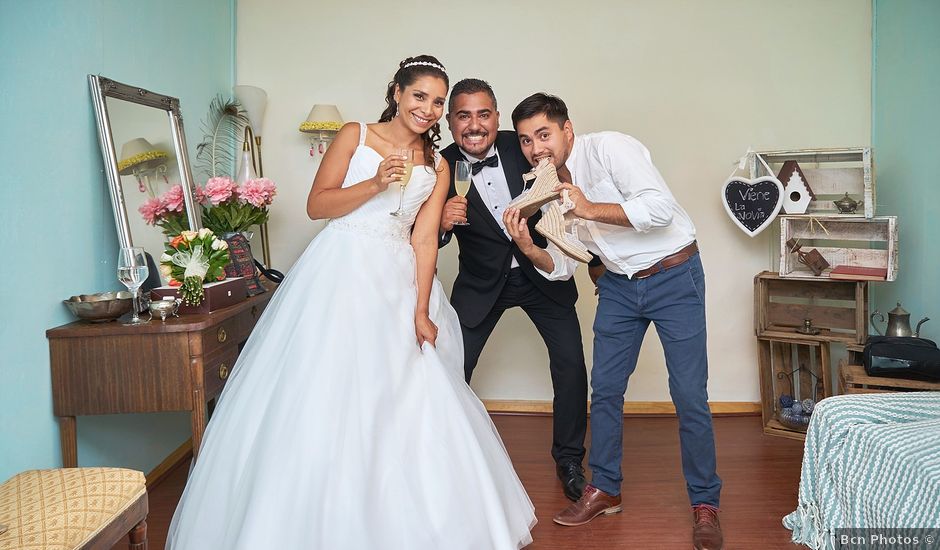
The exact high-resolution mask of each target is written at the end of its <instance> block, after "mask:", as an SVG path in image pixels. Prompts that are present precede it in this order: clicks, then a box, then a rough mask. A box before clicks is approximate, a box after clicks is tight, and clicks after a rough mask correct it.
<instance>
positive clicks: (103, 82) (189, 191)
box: [88, 74, 202, 247]
mask: <svg viewBox="0 0 940 550" xmlns="http://www.w3.org/2000/svg"><path fill="white" fill-rule="evenodd" d="M88 84H89V85H90V86H91V96H92V104H93V105H94V108H95V119H96V121H97V123H98V141H99V142H100V144H101V155H102V158H103V160H104V168H105V172H106V174H107V177H108V189H109V191H110V195H111V207H112V210H113V211H114V223H115V226H116V227H117V233H118V240H119V242H120V245H121V247H127V246H133V245H134V244H133V239H132V237H131V230H130V225H129V223H128V217H127V203H126V201H125V199H124V191H123V189H122V187H121V176H120V174H119V171H118V160H117V151H116V150H115V145H114V139H113V134H112V130H111V121H110V119H109V118H108V107H107V103H106V102H105V99H106V98H108V97H113V98H115V99H121V100H124V101H128V102H131V103H136V104H138V105H143V106H146V107H153V108H155V109H160V110H162V111H165V112H166V114H167V117H168V119H169V122H170V133H171V135H172V139H173V147H174V149H175V153H176V159H177V165H178V168H179V174H180V179H181V184H182V188H183V201H184V203H185V205H186V218H187V220H188V222H189V228H190V229H191V230H193V231H198V230H199V229H201V228H202V216H201V215H200V210H199V208H198V205H196V202H195V200H194V199H193V189H194V184H193V175H192V172H191V171H190V167H189V154H188V152H187V149H186V136H185V134H184V133H183V116H182V114H180V102H179V99H177V98H175V97H170V96H166V95H162V94H158V93H154V92H151V91H150V90H145V89H143V88H140V87H137V86H130V85H128V84H122V83H120V82H117V81H115V80H111V79H110V78H105V77H103V76H100V75H93V74H92V75H88Z"/></svg>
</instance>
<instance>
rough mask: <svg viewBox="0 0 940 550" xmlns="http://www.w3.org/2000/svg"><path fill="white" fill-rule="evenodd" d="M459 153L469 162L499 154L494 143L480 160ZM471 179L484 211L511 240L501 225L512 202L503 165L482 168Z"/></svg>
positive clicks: (504, 226) (514, 264)
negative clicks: (504, 214)
mask: <svg viewBox="0 0 940 550" xmlns="http://www.w3.org/2000/svg"><path fill="white" fill-rule="evenodd" d="M458 149H459V147H458ZM460 153H461V154H462V155H463V156H464V158H466V159H467V160H469V161H470V162H476V161H477V160H483V159H485V158H487V157H490V156H492V155H496V157H497V158H499V152H498V151H497V150H496V144H495V143H494V144H493V145H490V150H489V151H487V152H486V154H485V155H483V158H481V159H477V158H476V157H475V156H473V155H471V154H470V153H468V152H466V151H464V150H463V149H460ZM501 162H502V161H500V163H501ZM471 179H472V181H473V186H474V187H475V188H476V190H477V193H479V194H480V198H482V199H483V204H485V205H486V209H487V210H488V211H489V213H490V214H491V215H492V216H493V217H494V218H495V219H496V223H498V224H499V227H500V228H501V229H502V230H503V233H504V234H505V235H506V237H507V238H510V239H511V238H512V237H510V236H509V232H508V231H506V224H504V223H503V211H504V210H506V205H508V204H509V202H510V201H511V200H512V194H511V193H510V192H509V183H508V182H507V181H506V173H505V172H503V165H502V164H499V165H498V166H484V167H483V169H482V170H480V171H479V172H478V173H477V174H476V175H474V176H471ZM514 267H519V262H518V261H516V257H515V256H513V257H512V265H511V266H510V269H512V268H514Z"/></svg>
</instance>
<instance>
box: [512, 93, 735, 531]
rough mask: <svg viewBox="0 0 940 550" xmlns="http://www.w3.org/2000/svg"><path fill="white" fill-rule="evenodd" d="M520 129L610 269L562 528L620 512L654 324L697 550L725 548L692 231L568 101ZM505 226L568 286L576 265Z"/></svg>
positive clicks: (523, 110)
mask: <svg viewBox="0 0 940 550" xmlns="http://www.w3.org/2000/svg"><path fill="white" fill-rule="evenodd" d="M512 121H513V126H514V127H515V129H516V132H517V134H518V136H519V142H520V144H521V146H522V151H523V154H524V155H525V157H526V159H527V160H528V161H529V162H530V163H531V164H532V165H533V166H534V165H535V164H537V163H538V161H539V160H541V159H542V158H546V157H547V158H549V159H550V160H551V161H552V163H553V164H554V165H555V167H556V169H557V171H558V177H559V179H560V180H561V181H562V182H563V183H562V184H561V186H560V187H559V189H562V190H564V191H567V195H568V199H569V200H570V202H572V203H573V204H574V206H573V208H572V210H571V211H570V213H569V214H568V217H573V218H577V219H576V220H575V223H574V227H575V231H576V232H577V236H578V237H579V238H580V240H581V241H582V242H583V243H584V244H585V245H587V247H588V249H589V250H590V251H591V252H593V253H594V254H596V255H598V256H599V257H600V259H601V260H602V261H603V263H604V266H605V267H606V268H607V272H606V273H605V274H604V275H603V276H602V277H601V278H600V279H598V281H597V287H598V290H599V301H598V305H597V314H596V317H595V320H594V365H593V368H592V371H591V389H592V393H591V416H590V422H591V449H590V453H589V459H588V464H589V466H590V468H591V471H592V482H591V484H590V485H588V486H587V487H586V488H585V490H584V493H583V495H582V497H581V499H579V500H578V501H577V502H575V503H574V504H572V505H571V506H570V507H568V508H567V509H566V510H564V511H562V512H560V513H559V514H557V515H556V516H555V518H554V520H555V522H556V523H559V524H562V525H583V524H585V523H587V522H589V521H591V520H592V519H593V518H595V517H597V516H598V515H601V514H605V513H606V514H611V513H615V512H619V511H621V509H622V508H621V499H620V486H621V483H622V481H623V475H622V471H621V461H622V458H623V446H622V441H623V401H624V399H623V396H624V393H625V392H626V389H627V381H628V379H629V378H630V375H631V374H632V373H633V371H634V369H635V368H636V363H637V356H638V354H639V351H640V345H641V344H642V342H643V336H644V334H645V333H646V330H647V328H648V327H649V324H650V323H651V322H652V323H653V324H654V325H655V326H656V332H657V333H658V334H659V338H660V340H661V341H662V344H663V348H664V350H665V355H666V369H667V371H668V373H669V391H670V394H671V396H672V400H673V403H674V404H675V406H676V411H677V413H678V416H679V438H680V444H681V449H682V470H683V474H684V475H685V479H686V488H687V491H688V494H689V500H690V501H691V504H692V511H693V545H694V547H695V548H708V549H715V548H721V546H722V534H721V527H720V525H719V522H718V499H719V493H720V490H721V479H720V478H719V477H718V475H717V472H716V464H715V462H716V460H715V441H714V434H713V431H712V418H711V412H710V411H709V408H708V394H707V388H706V384H707V380H708V360H707V353H706V352H707V350H706V336H705V276H704V273H703V271H702V263H701V260H700V258H699V253H698V246H697V244H696V242H695V226H694V225H693V224H692V221H691V219H689V216H688V214H686V212H685V211H684V210H683V209H682V207H681V206H679V204H678V203H677V202H676V200H675V198H674V197H673V195H672V193H671V192H670V191H669V188H668V187H667V186H666V183H665V182H664V181H663V178H662V176H661V175H660V174H659V171H658V170H656V167H655V166H653V163H652V160H651V159H650V153H649V151H648V150H647V149H646V147H644V146H643V144H641V143H640V142H639V141H637V140H636V139H634V138H632V137H630V136H627V135H624V134H621V133H618V132H599V133H594V134H585V135H579V136H577V137H575V135H574V130H573V126H572V124H571V120H570V119H569V118H568V109H567V107H566V106H565V103H564V102H563V101H562V100H561V99H560V98H557V97H554V96H551V95H547V94H542V93H538V94H534V95H532V96H530V97H528V98H526V99H525V100H523V101H522V102H521V103H520V104H519V105H518V106H517V107H516V108H515V109H514V110H513V113H512ZM565 182H570V183H565ZM504 224H505V226H506V228H507V231H508V232H509V234H510V235H511V236H512V238H513V240H514V241H515V242H516V244H517V246H518V247H519V250H520V251H522V253H524V254H525V255H526V256H527V257H528V258H529V259H530V260H531V261H532V263H533V265H535V267H536V268H537V269H538V270H539V271H540V272H541V273H542V274H544V275H545V276H546V278H548V279H551V280H563V279H569V278H571V276H572V275H573V274H574V271H575V269H576V267H577V265H578V262H576V261H575V260H573V259H571V258H568V257H567V256H565V255H564V254H563V253H562V252H561V251H560V250H559V249H558V248H557V247H556V246H555V245H554V244H552V243H551V242H549V243H548V245H547V247H544V248H543V247H540V246H538V245H536V244H535V243H534V242H533V240H532V235H531V233H530V230H529V227H528V225H527V220H524V219H520V218H519V212H518V211H516V210H512V209H510V210H508V211H507V212H505V214H504Z"/></svg>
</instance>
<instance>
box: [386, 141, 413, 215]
mask: <svg viewBox="0 0 940 550" xmlns="http://www.w3.org/2000/svg"><path fill="white" fill-rule="evenodd" d="M395 154H396V155H401V158H402V159H403V160H404V161H405V173H404V174H402V175H401V179H400V180H398V186H399V187H398V210H396V211H394V212H389V214H391V215H392V216H404V215H405V211H404V210H402V201H403V200H404V198H405V187H406V186H407V185H408V182H409V181H410V180H411V171H412V170H413V169H414V166H415V152H414V149H396V150H395Z"/></svg>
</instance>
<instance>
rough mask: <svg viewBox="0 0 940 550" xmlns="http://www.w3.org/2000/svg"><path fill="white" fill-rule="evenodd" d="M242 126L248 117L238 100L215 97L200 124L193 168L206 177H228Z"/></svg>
mask: <svg viewBox="0 0 940 550" xmlns="http://www.w3.org/2000/svg"><path fill="white" fill-rule="evenodd" d="M246 124H248V117H247V115H246V113H245V110H244V109H243V108H242V106H241V104H239V103H238V100H236V99H234V98H226V97H223V96H221V95H218V96H216V97H215V99H213V100H212V102H211V103H209V113H208V115H207V117H206V120H204V121H203V122H202V131H203V134H204V136H203V141H202V143H200V144H199V145H197V146H196V162H195V167H196V168H197V169H198V170H200V171H202V172H203V173H205V174H206V175H207V176H208V177H210V178H212V177H216V176H232V175H233V174H234V173H235V159H236V158H237V155H238V152H239V151H241V144H242V141H243V139H244V133H245V125H246Z"/></svg>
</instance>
